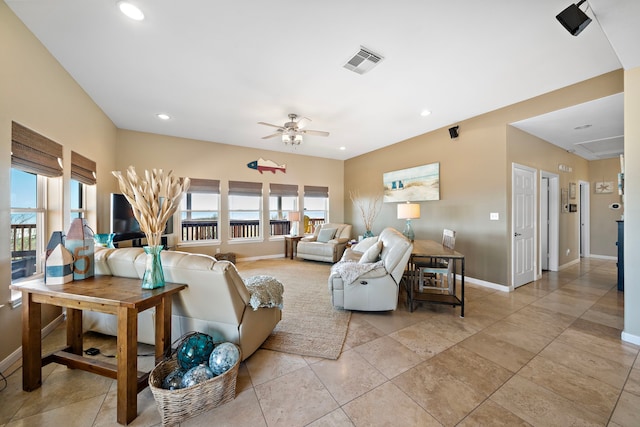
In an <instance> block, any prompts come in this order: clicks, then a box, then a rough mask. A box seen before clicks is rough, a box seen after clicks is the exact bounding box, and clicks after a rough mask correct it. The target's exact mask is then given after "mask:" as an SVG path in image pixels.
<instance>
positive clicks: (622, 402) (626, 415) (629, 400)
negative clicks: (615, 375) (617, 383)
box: [611, 391, 640, 426]
mask: <svg viewBox="0 0 640 427" xmlns="http://www.w3.org/2000/svg"><path fill="white" fill-rule="evenodd" d="M638 408H640V396H637V395H635V394H631V393H627V392H626V391H623V392H622V394H621V395H620V399H619V400H618V404H617V405H616V409H615V410H614V411H613V415H612V416H611V422H614V423H616V424H619V425H621V426H638V425H640V411H639V410H638Z"/></svg>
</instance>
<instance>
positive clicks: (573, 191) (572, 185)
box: [569, 182, 576, 199]
mask: <svg viewBox="0 0 640 427" xmlns="http://www.w3.org/2000/svg"><path fill="white" fill-rule="evenodd" d="M569 198H570V199H575V198H576V183H575V182H570V183H569Z"/></svg>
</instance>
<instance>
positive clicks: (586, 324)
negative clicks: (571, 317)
mask: <svg viewBox="0 0 640 427" xmlns="http://www.w3.org/2000/svg"><path fill="white" fill-rule="evenodd" d="M569 328H571V329H575V330H577V331H580V332H583V333H586V334H590V335H594V336H596V337H601V338H609V339H612V340H614V341H620V334H621V333H622V329H618V328H612V327H611V326H607V325H603V324H602V323H596V322H592V321H590V320H587V319H585V318H584V317H581V318H579V319H576V321H575V322H573V323H572V324H571V326H569Z"/></svg>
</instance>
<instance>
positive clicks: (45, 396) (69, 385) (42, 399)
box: [15, 365, 113, 418]
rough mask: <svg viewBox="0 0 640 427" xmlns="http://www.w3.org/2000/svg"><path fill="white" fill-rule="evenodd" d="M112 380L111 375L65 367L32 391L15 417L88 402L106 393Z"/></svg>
mask: <svg viewBox="0 0 640 427" xmlns="http://www.w3.org/2000/svg"><path fill="white" fill-rule="evenodd" d="M54 366H58V365H54ZM58 367H59V366H58ZM112 382H113V380H111V379H109V378H105V377H101V376H97V375H95V374H91V373H89V372H84V371H80V370H77V369H67V368H64V367H62V369H61V370H60V371H56V372H54V373H52V374H51V375H49V376H48V377H47V378H46V380H44V381H43V383H42V386H41V387H40V388H38V389H36V390H34V391H32V392H30V393H29V398H28V399H27V400H26V401H25V402H24V404H23V405H22V407H21V408H20V409H19V410H18V412H17V413H16V415H15V417H16V418H25V417H28V416H30V415H34V414H38V413H40V412H47V411H51V410H53V409H57V408H61V407H64V406H66V405H70V404H72V403H76V402H81V401H85V400H87V399H89V398H92V397H95V396H100V395H105V394H107V392H108V391H109V387H110V386H111V383H112Z"/></svg>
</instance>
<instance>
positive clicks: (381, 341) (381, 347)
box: [353, 336, 423, 379]
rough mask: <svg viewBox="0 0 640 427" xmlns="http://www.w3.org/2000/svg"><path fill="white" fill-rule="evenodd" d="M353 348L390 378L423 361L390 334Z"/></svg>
mask: <svg viewBox="0 0 640 427" xmlns="http://www.w3.org/2000/svg"><path fill="white" fill-rule="evenodd" d="M353 350H354V351H355V352H357V353H358V354H360V355H361V356H362V357H364V358H365V360H366V361H367V362H369V363H371V365H373V366H374V367H375V368H376V369H377V370H378V371H380V372H382V374H383V375H384V376H386V377H387V378H389V379H391V378H393V377H395V376H397V375H400V374H401V373H403V372H404V371H406V370H408V369H411V368H413V367H414V366H416V365H417V364H418V363H420V362H422V361H423V359H422V357H420V356H419V355H418V354H416V353H414V352H413V351H412V350H410V349H408V348H407V347H405V346H404V345H402V344H401V343H399V342H398V341H396V340H394V339H393V338H391V337H388V336H385V337H380V338H378V339H376V340H373V341H370V342H368V343H366V344H362V345H361V346H358V347H355V348H354V349H353Z"/></svg>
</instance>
